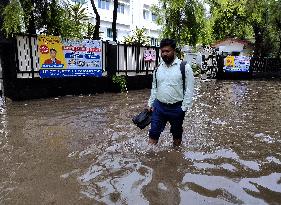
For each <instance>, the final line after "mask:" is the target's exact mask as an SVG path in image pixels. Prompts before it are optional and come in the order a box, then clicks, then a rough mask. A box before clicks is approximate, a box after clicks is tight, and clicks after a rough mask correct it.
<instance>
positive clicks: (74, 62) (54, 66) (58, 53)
mask: <svg viewBox="0 0 281 205" xmlns="http://www.w3.org/2000/svg"><path fill="white" fill-rule="evenodd" d="M38 46H39V52H40V55H39V62H40V71H39V75H40V77H41V78H56V77H75V76H94V77H101V76H102V42H101V41H96V40H89V39H82V40H78V39H64V40H63V41H62V40H61V39H60V37H57V36H39V38H38Z"/></svg>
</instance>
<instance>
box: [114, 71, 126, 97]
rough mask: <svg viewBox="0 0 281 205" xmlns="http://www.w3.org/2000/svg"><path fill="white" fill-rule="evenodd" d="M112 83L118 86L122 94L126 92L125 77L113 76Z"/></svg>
mask: <svg viewBox="0 0 281 205" xmlns="http://www.w3.org/2000/svg"><path fill="white" fill-rule="evenodd" d="M112 82H113V83H114V84H117V85H118V86H119V88H120V90H121V92H122V93H123V92H126V91H127V81H126V78H125V76H116V75H114V76H112Z"/></svg>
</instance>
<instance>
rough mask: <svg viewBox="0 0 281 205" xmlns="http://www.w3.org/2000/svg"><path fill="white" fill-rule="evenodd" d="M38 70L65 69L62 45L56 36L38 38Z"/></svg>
mask: <svg viewBox="0 0 281 205" xmlns="http://www.w3.org/2000/svg"><path fill="white" fill-rule="evenodd" d="M38 46H39V52H40V54H39V62H40V69H66V68H67V67H66V61H65V58H64V53H63V44H62V42H61V39H60V37H58V36H39V37H38Z"/></svg>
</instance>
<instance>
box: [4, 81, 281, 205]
mask: <svg viewBox="0 0 281 205" xmlns="http://www.w3.org/2000/svg"><path fill="white" fill-rule="evenodd" d="M280 88H281V82H280V81H215V80H214V81H213V80H211V81H205V82H203V81H199V80H198V81H197V82H196V96H195V100H194V106H193V108H192V110H190V111H188V112H187V113H186V118H185V122H184V131H185V132H184V137H183V145H182V146H181V147H179V148H173V147H172V137H171V135H170V134H169V126H167V127H166V129H165V130H164V132H163V134H162V136H161V138H160V141H159V144H158V145H157V146H148V145H147V133H148V128H146V129H144V130H140V129H138V128H137V127H136V126H134V125H133V124H132V122H131V118H132V117H133V116H134V115H135V114H137V113H138V112H139V111H141V110H142V109H143V108H144V106H145V105H146V100H147V98H148V96H149V90H140V91H129V92H128V94H124V93H123V94H122V93H120V94H97V95H92V96H66V97H59V98H52V99H42V100H32V101H24V102H11V101H9V100H7V101H6V103H5V104H4V105H3V102H2V104H1V105H0V108H1V110H0V118H1V120H0V121H1V123H0V160H1V167H0V204H12V205H14V204H20V205H22V204H28V205H29V204H31V205H33V204H67V205H69V204H122V205H123V204H132V205H145V204H151V205H157V204H159V205H163V204H164V205H166V204H167V205H173V204H181V205H189V204H190V205H197V204H198V205H199V204H200V205H204V204H212V205H213V204H215V205H216V204H223V205H225V204H226V205H228V204H250V205H258V204H273V205H275V204H281V109H280V103H281V89H280Z"/></svg>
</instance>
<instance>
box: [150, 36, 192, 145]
mask: <svg viewBox="0 0 281 205" xmlns="http://www.w3.org/2000/svg"><path fill="white" fill-rule="evenodd" d="M160 50H161V58H162V60H163V61H162V62H161V63H160V65H159V66H158V68H157V69H156V70H155V71H154V73H153V82H152V89H151V95H150V98H149V101H148V106H149V110H151V111H152V119H151V128H150V130H149V142H148V143H149V144H154V145H155V144H157V143H158V140H159V137H160V134H161V132H162V131H163V130H164V128H165V126H166V123H167V122H169V123H170V125H171V130H170V132H171V133H172V135H173V144H174V146H179V145H180V144H181V142H182V133H183V127H182V124H183V120H184V116H185V112H186V110H187V109H188V108H190V107H191V106H192V96H193V88H194V76H193V71H192V69H191V66H190V65H189V64H183V63H182V61H181V60H180V59H178V58H177V57H176V42H175V41H174V40H173V39H163V40H161V42H160ZM181 66H182V67H183V68H184V69H182V70H183V71H181ZM182 72H184V73H182ZM183 76H185V77H183ZM183 81H184V82H183Z"/></svg>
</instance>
